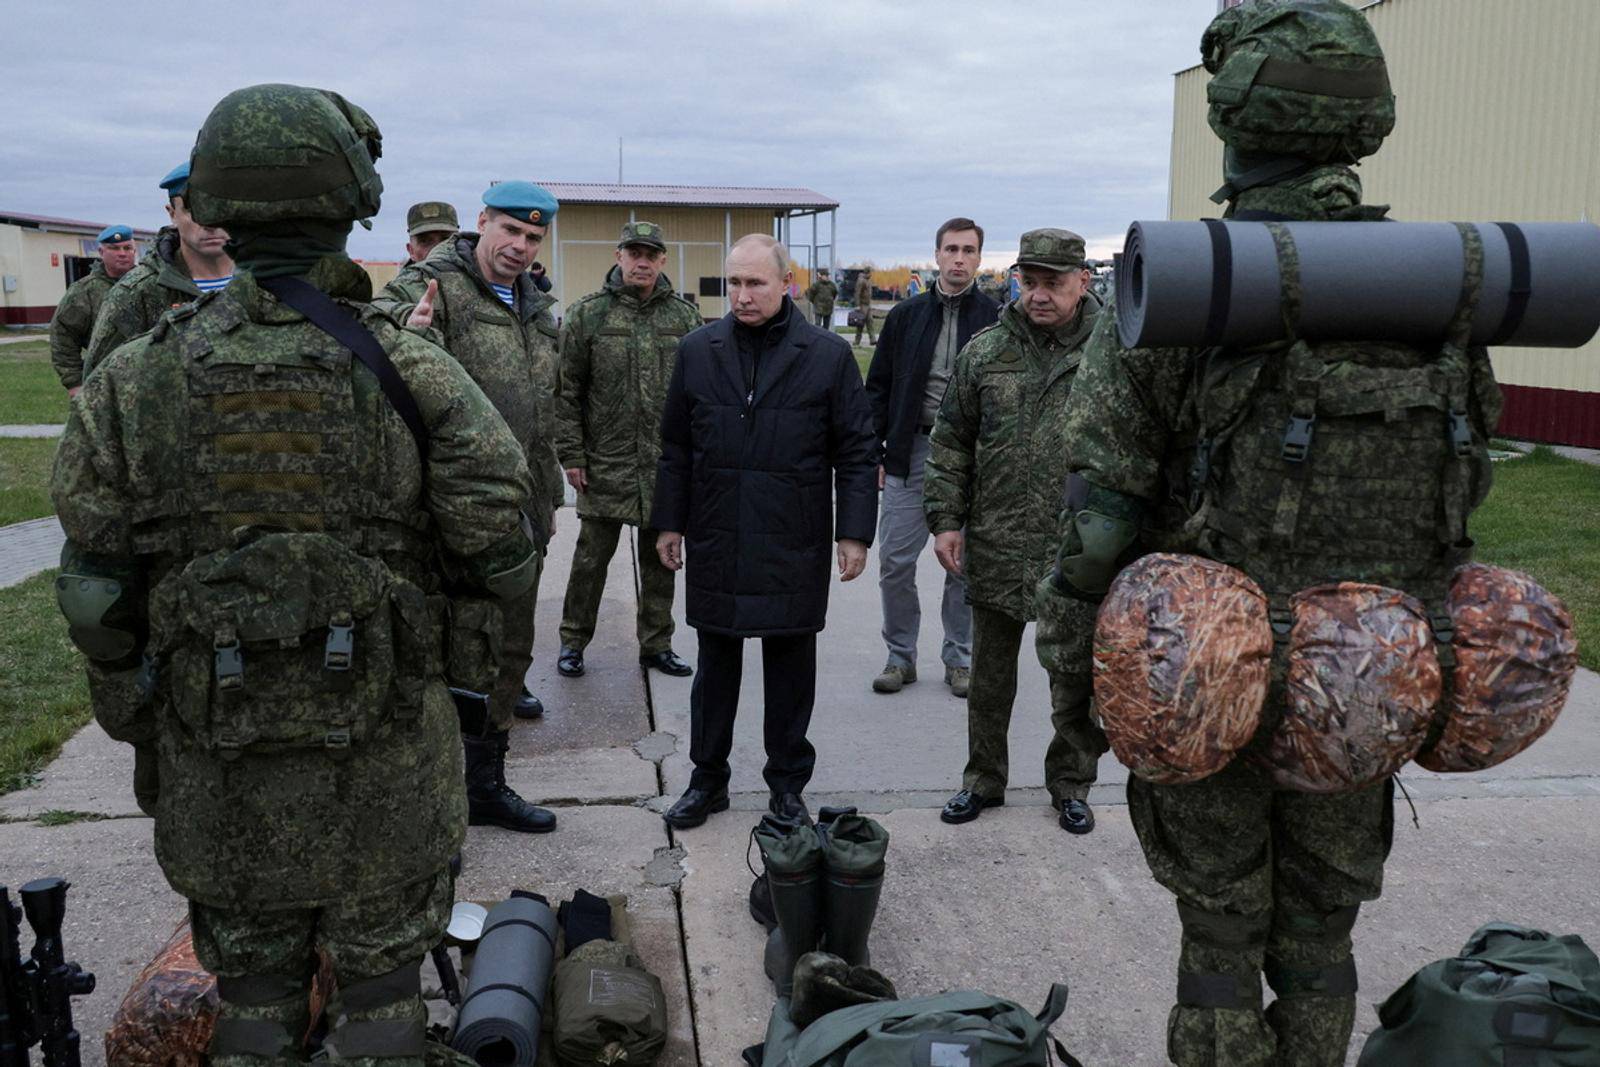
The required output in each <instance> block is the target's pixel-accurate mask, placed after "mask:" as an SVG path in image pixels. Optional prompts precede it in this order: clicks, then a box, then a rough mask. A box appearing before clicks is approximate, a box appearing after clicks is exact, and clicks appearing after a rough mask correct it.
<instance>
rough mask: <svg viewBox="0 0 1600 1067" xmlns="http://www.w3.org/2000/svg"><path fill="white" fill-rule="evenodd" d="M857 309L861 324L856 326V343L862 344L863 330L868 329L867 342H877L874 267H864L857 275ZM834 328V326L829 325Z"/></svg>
mask: <svg viewBox="0 0 1600 1067" xmlns="http://www.w3.org/2000/svg"><path fill="white" fill-rule="evenodd" d="M856 310H857V311H859V312H861V324H860V325H859V326H857V327H856V339H855V344H857V345H860V344H861V331H862V330H866V331H867V343H868V344H873V345H875V344H877V343H878V338H877V335H876V334H874V333H873V332H872V330H873V326H872V268H871V267H862V268H861V272H860V273H859V274H857V275H856ZM828 329H830V330H831V329H832V327H831V326H830V327H828Z"/></svg>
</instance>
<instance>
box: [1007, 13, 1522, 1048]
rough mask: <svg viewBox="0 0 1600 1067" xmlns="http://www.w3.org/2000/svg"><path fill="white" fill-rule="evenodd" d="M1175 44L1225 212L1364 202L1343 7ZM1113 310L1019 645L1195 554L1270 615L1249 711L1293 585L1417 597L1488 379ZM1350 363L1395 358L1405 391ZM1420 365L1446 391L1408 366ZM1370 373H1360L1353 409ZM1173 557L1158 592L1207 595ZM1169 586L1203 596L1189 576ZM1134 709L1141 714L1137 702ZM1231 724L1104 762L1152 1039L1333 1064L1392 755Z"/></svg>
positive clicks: (1220, 705) (1259, 213)
mask: <svg viewBox="0 0 1600 1067" xmlns="http://www.w3.org/2000/svg"><path fill="white" fill-rule="evenodd" d="M1201 50H1202V54H1203V55H1204V59H1205V65H1206V68H1207V70H1209V71H1210V72H1211V73H1212V75H1213V77H1212V81H1211V83H1210V85H1209V87H1208V90H1207V95H1208V99H1209V102H1210V115H1209V117H1210V123H1211V126H1212V129H1213V130H1215V131H1216V133H1217V134H1218V136H1219V137H1220V138H1221V139H1222V140H1223V142H1224V144H1225V145H1226V151H1225V164H1224V169H1225V178H1226V184H1224V185H1223V187H1222V188H1221V189H1220V190H1218V193H1217V196H1216V199H1217V200H1218V202H1223V201H1226V203H1227V210H1226V215H1225V217H1227V218H1230V219H1237V220H1261V221H1272V220H1296V221H1328V222H1339V221H1344V220H1366V219H1376V218H1381V217H1382V216H1383V214H1384V212H1385V210H1386V209H1384V208H1382V207H1374V206H1370V205H1366V204H1363V203H1362V201H1361V182H1360V179H1359V178H1358V177H1357V176H1356V172H1355V170H1354V169H1353V166H1354V164H1355V163H1356V162H1357V161H1358V160H1360V159H1361V158H1363V157H1364V156H1367V155H1370V154H1371V153H1373V152H1375V151H1376V150H1377V149H1378V147H1379V145H1380V144H1381V143H1382V141H1383V139H1384V137H1385V136H1387V135H1388V133H1389V132H1390V130H1391V129H1392V128H1393V126H1394V97H1393V95H1392V94H1391V93H1390V91H1389V82H1388V75H1387V71H1386V68H1385V64H1384V58H1383V53H1382V50H1381V49H1380V48H1379V46H1378V42H1377V40H1376V38H1375V36H1374V34H1373V32H1372V29H1371V27H1370V26H1369V25H1368V24H1367V21H1366V18H1365V16H1363V15H1362V14H1360V13H1359V12H1357V11H1356V10H1355V9H1353V8H1352V7H1350V6H1349V5H1347V4H1344V3H1341V2H1339V0H1260V2H1257V3H1252V4H1247V5H1243V6H1240V7H1238V8H1234V9H1230V10H1228V11H1224V12H1223V13H1221V14H1219V15H1218V16H1217V17H1216V19H1215V20H1214V21H1213V22H1212V23H1211V25H1210V27H1209V28H1208V29H1207V30H1206V33H1205V36H1204V38H1203V40H1202V44H1201ZM1115 320H1116V316H1115V314H1113V313H1109V312H1108V313H1107V314H1105V315H1104V316H1102V319H1101V322H1102V328H1101V329H1099V330H1098V331H1097V332H1096V335H1095V336H1094V338H1093V339H1092V340H1091V341H1090V343H1089V346H1088V349H1087V351H1086V353H1085V355H1084V358H1083V365H1082V369H1081V370H1080V371H1079V374H1078V381H1077V384H1076V385H1075V386H1074V387H1073V390H1072V394H1071V396H1070V397H1069V398H1068V401H1067V405H1068V413H1067V418H1068V428H1067V432H1066V434H1065V437H1066V440H1067V442H1068V446H1067V447H1068V462H1067V467H1068V469H1069V470H1070V471H1071V472H1073V473H1072V475H1071V477H1070V479H1069V489H1068V499H1067V508H1066V511H1065V513H1064V515H1063V530H1062V538H1061V546H1060V551H1059V553H1058V556H1057V563H1056V568H1055V570H1054V572H1053V573H1052V574H1051V575H1049V576H1047V577H1046V578H1045V579H1044V580H1043V581H1042V582H1041V583H1040V585H1039V588H1038V591H1037V593H1038V598H1039V605H1040V606H1039V609H1038V612H1039V618H1040V626H1039V636H1038V642H1039V654H1040V657H1041V659H1043V660H1045V661H1046V663H1047V664H1048V663H1050V662H1052V661H1053V660H1057V659H1061V658H1063V657H1066V658H1072V657H1074V656H1078V655H1080V654H1081V652H1082V651H1083V650H1082V649H1081V648H1079V647H1077V643H1076V642H1075V641H1074V637H1075V635H1074V634H1073V633H1072V631H1071V629H1070V628H1066V627H1062V626H1059V625H1055V624H1054V623H1053V620H1061V619H1068V618H1070V617H1071V616H1072V612H1071V611H1068V610H1066V609H1064V608H1063V607H1062V605H1063V603H1064V602H1065V601H1066V600H1068V599H1071V598H1075V599H1078V600H1083V601H1088V602H1091V603H1098V602H1099V600H1100V599H1101V598H1102V597H1104V596H1105V593H1106V590H1107V588H1108V586H1109V585H1110V584H1111V582H1112V579H1113V578H1114V577H1115V576H1116V575H1117V573H1118V571H1119V570H1120V569H1121V568H1123V566H1124V565H1126V564H1127V563H1128V562H1129V561H1130V560H1132V559H1133V558H1134V557H1136V556H1140V555H1142V554H1144V553H1150V552H1161V551H1177V552H1183V553H1188V554H1190V555H1189V557H1187V558H1192V557H1193V556H1196V555H1197V556H1201V557H1205V559H1204V560H1203V561H1197V562H1201V563H1203V564H1204V565H1205V566H1207V567H1217V566H1218V563H1215V562H1212V561H1220V563H1225V564H1228V565H1229V567H1222V568H1221V570H1223V571H1230V572H1231V573H1232V574H1234V575H1238V576H1239V577H1240V579H1241V580H1242V581H1247V582H1248V583H1253V584H1250V588H1251V589H1255V590H1257V591H1258V592H1257V597H1258V600H1259V605H1260V610H1261V611H1262V612H1263V614H1265V613H1268V612H1270V617H1271V621H1272V626H1271V627H1269V626H1268V625H1267V624H1266V620H1265V619H1263V620H1262V624H1261V627H1260V629H1261V631H1263V632H1264V633H1266V634H1267V636H1266V638H1265V639H1264V644H1265V645H1266V646H1281V647H1268V648H1263V649H1261V650H1259V651H1260V655H1261V656H1272V657H1273V662H1274V663H1275V664H1277V665H1276V666H1274V668H1273V678H1274V681H1273V684H1272V685H1271V686H1270V687H1268V686H1267V685H1266V682H1265V677H1266V670H1265V668H1264V667H1263V669H1262V670H1261V671H1260V672H1259V674H1260V676H1261V691H1260V692H1258V693H1257V694H1256V700H1257V703H1256V705H1255V707H1256V708H1260V707H1261V700H1262V695H1261V694H1262V693H1265V698H1264V699H1265V703H1266V714H1265V715H1263V716H1262V721H1264V722H1271V721H1274V720H1275V719H1276V718H1277V717H1278V714H1279V713H1280V712H1281V711H1282V709H1283V708H1284V707H1286V706H1287V702H1288V700H1289V697H1288V696H1286V694H1285V692H1284V686H1283V681H1282V680H1283V673H1282V666H1281V663H1282V658H1283V656H1285V655H1287V654H1288V653H1287V651H1286V650H1287V648H1288V646H1289V645H1290V635H1291V634H1292V633H1294V632H1295V625H1294V620H1295V619H1296V618H1298V616H1296V615H1295V614H1294V609H1293V606H1292V601H1293V599H1294V597H1295V596H1296V594H1297V593H1299V592H1300V591H1302V590H1306V589H1309V588H1313V587H1316V588H1320V589H1323V590H1328V589H1331V590H1333V591H1334V592H1335V594H1336V595H1337V594H1338V592H1339V591H1340V590H1342V589H1344V588H1346V587H1345V586H1343V585H1341V584H1340V583H1346V582H1348V583H1352V585H1354V583H1375V584H1377V585H1382V586H1388V587H1393V590H1394V591H1397V592H1396V594H1395V595H1396V597H1410V598H1414V600H1415V601H1417V602H1420V603H1422V604H1427V605H1429V606H1430V608H1434V607H1437V606H1438V605H1439V603H1440V601H1441V599H1442V597H1443V593H1444V589H1445V587H1446V585H1447V584H1448V581H1449V576H1450V574H1451V573H1452V570H1453V568H1454V567H1455V566H1456V565H1457V564H1459V563H1460V562H1461V561H1462V559H1463V558H1464V556H1465V554H1466V553H1467V552H1468V551H1469V549H1468V547H1467V546H1470V544H1471V542H1470V540H1467V539H1466V532H1465V525H1466V516H1467V513H1468V512H1469V511H1470V510H1471V509H1472V508H1473V507H1474V506H1476V504H1478V503H1480V502H1481V501H1482V499H1483V496H1484V495H1485V494H1486V492H1487V489H1488V481H1487V464H1486V462H1484V461H1485V460H1486V455H1485V451H1484V446H1485V443H1486V440H1487V436H1488V434H1489V432H1490V431H1491V430H1492V428H1493V425H1494V422H1495V420H1496V418H1497V417H1498V409H1499V392H1498V388H1497V387H1496V385H1495V382H1494V378H1493V375H1492V373H1491V371H1490V368H1489V364H1488V359H1487V356H1486V354H1485V353H1484V352H1483V350H1482V349H1469V348H1466V347H1465V346H1464V345H1456V344H1455V343H1454V341H1453V340H1452V341H1451V342H1447V343H1446V344H1445V345H1444V346H1443V347H1442V348H1440V349H1438V350H1435V351H1427V350H1424V349H1421V348H1416V347H1411V346H1407V345H1403V344H1395V343H1377V342H1373V343H1362V344H1346V343H1335V344H1329V343H1308V342H1306V341H1293V342H1285V343H1282V344H1278V345H1274V346H1268V347H1266V348H1263V349H1256V350H1251V351H1247V352H1235V351H1229V350H1225V349H1224V350H1217V349H1205V350H1183V349H1178V350H1172V349H1166V350H1152V349H1127V348H1123V347H1122V346H1121V345H1120V344H1119V343H1118V339H1117V330H1116V325H1115ZM1375 382H1384V383H1388V382H1394V383H1401V382H1404V383H1405V384H1404V389H1405V390H1407V391H1408V395H1407V396H1401V395H1400V394H1401V390H1400V389H1390V388H1389V386H1387V385H1376V384H1373V383H1375ZM1444 382H1449V383H1452V384H1451V386H1450V388H1451V390H1452V395H1453V396H1454V397H1455V400H1453V401H1451V402H1450V403H1445V402H1444V398H1443V397H1442V396H1439V395H1435V394H1434V392H1433V390H1435V389H1436V388H1437V387H1438V386H1439V385H1440V383H1444ZM1313 383H1315V384H1313ZM1363 383H1365V384H1363ZM1318 389H1321V390H1323V391H1324V392H1323V393H1322V394H1319V393H1318V392H1317V390H1318ZM1336 389H1337V390H1342V392H1340V393H1339V394H1338V395H1334V394H1333V392H1332V391H1333V390H1336ZM1363 389H1364V390H1365V391H1364V392H1363ZM1374 393H1376V394H1378V395H1380V396H1381V397H1384V398H1386V399H1384V400H1382V401H1381V402H1377V406H1378V408H1379V409H1380V410H1376V411H1374V410H1373V404H1374V403H1375V402H1374V401H1373V400H1372V399H1371V397H1372V395H1373V394H1374ZM1319 395H1320V396H1321V399H1319ZM1346 396H1348V397H1350V398H1352V399H1349V400H1347V399H1346ZM1359 396H1366V397H1367V398H1368V399H1367V400H1365V401H1363V400H1359V399H1354V398H1357V397H1359ZM1363 405H1365V406H1363ZM1385 406H1387V407H1389V408H1393V409H1394V410H1392V411H1388V410H1382V409H1383V408H1384V407H1385ZM1452 411H1455V412H1459V414H1458V415H1456V414H1451V412H1452ZM1313 423H1314V430H1313V428H1312V427H1313ZM1308 456H1309V458H1310V462H1307V458H1308ZM1174 558H1184V557H1174ZM1193 578H1194V573H1193V572H1192V571H1191V574H1190V579H1191V581H1190V585H1189V589H1191V590H1193V592H1192V593H1189V594H1182V595H1189V596H1192V597H1200V596H1203V595H1213V599H1214V600H1216V602H1219V603H1220V602H1221V600H1220V599H1218V596H1217V595H1215V594H1207V593H1206V589H1207V588H1208V585H1207V583H1206V582H1197V581H1194V580H1193ZM1356 587H1357V588H1371V586H1370V585H1368V586H1356ZM1118 588H1119V589H1120V588H1121V586H1120V584H1119V586H1118ZM1180 592H1181V591H1180ZM1229 595H1232V594H1229ZM1115 599H1116V598H1115V597H1113V598H1112V601H1108V603H1107V605H1106V608H1105V609H1104V610H1102V612H1101V615H1100V630H1101V632H1100V634H1099V636H1097V638H1096V641H1095V648H1094V656H1095V660H1096V663H1095V669H1096V672H1097V678H1096V694H1097V696H1098V697H1112V696H1116V695H1118V694H1119V693H1120V692H1125V690H1119V688H1118V687H1117V686H1116V685H1115V684H1110V683H1108V684H1106V685H1105V686H1104V688H1102V684H1101V682H1102V680H1103V679H1104V678H1105V675H1104V674H1103V673H1102V669H1103V666H1104V663H1103V661H1104V660H1105V658H1106V657H1105V656H1103V652H1105V651H1106V650H1105V649H1104V648H1103V647H1102V646H1103V644H1104V638H1106V636H1107V622H1108V615H1111V616H1118V611H1119V609H1117V608H1116V606H1115V604H1114V603H1113V601H1115ZM1186 608H1187V609H1188V610H1204V607H1203V605H1199V602H1198V600H1195V601H1193V602H1191V603H1190V604H1188V605H1186ZM1178 610H1179V611H1180V612H1181V611H1182V610H1185V608H1184V607H1180V608H1179V609H1178ZM1119 619H1120V616H1119V618H1118V619H1112V620H1111V621H1113V622H1117V621H1119ZM1120 621H1121V622H1126V620H1125V619H1124V620H1120ZM1427 625H1428V623H1427V621H1424V622H1423V623H1422V626H1423V628H1424V630H1426V628H1427ZM1435 639H1438V638H1437V636H1436V638H1435ZM1445 651H1448V649H1447V648H1446V649H1445ZM1258 659H1259V657H1258ZM1246 674H1250V675H1251V676H1252V677H1254V676H1255V672H1250V671H1233V672H1224V673H1223V674H1222V675H1221V677H1222V678H1223V679H1224V680H1223V683H1222V684H1223V685H1243V684H1244V682H1242V681H1239V680H1238V679H1239V678H1241V677H1242V676H1243V675H1246ZM1186 677H1188V676H1187V675H1186ZM1192 680H1193V679H1192V678H1190V681H1192ZM1111 681H1112V682H1114V681H1115V679H1112V680H1111ZM1233 695H1236V694H1231V693H1226V692H1220V693H1218V694H1216V697H1215V699H1214V700H1213V701H1212V702H1211V703H1210V704H1209V707H1210V709H1211V712H1212V714H1211V715H1210V717H1209V726H1210V728H1211V734H1212V735H1213V739H1211V740H1207V741H1206V743H1207V744H1215V743H1216V742H1215V740H1214V735H1216V734H1219V733H1221V732H1223V731H1220V730H1218V729H1217V726H1218V723H1217V721H1216V720H1217V719H1218V717H1219V716H1221V710H1220V709H1224V708H1226V706H1227V701H1228V700H1229V699H1230V697H1232V696H1233ZM1101 712H1102V715H1104V714H1105V713H1106V706H1105V700H1102V702H1101ZM1206 724H1207V723H1206V721H1205V720H1202V725H1206ZM1143 725H1147V726H1151V727H1152V730H1151V731H1150V733H1151V735H1152V736H1153V735H1154V734H1156V733H1158V732H1159V730H1160V729H1161V728H1162V726H1163V724H1161V723H1156V722H1154V721H1152V722H1150V723H1146V724H1143ZM1107 732H1108V733H1110V732H1111V727H1110V725H1109V724H1108V726H1107ZM1113 740H1114V741H1115V739H1113ZM1245 740H1247V738H1246V739H1245ZM1230 743H1231V742H1230ZM1242 743H1243V742H1242V741H1240V742H1239V743H1238V744H1233V747H1232V748H1231V749H1230V750H1228V751H1225V752H1220V751H1219V752H1217V753H1215V755H1216V756H1217V758H1216V759H1215V761H1214V763H1213V764H1212V765H1209V766H1206V767H1203V768H1201V773H1195V774H1193V775H1191V776H1190V777H1191V779H1193V778H1198V780H1189V781H1185V782H1183V783H1181V784H1180V783H1178V782H1175V781H1172V780H1170V779H1169V780H1158V779H1159V778H1160V776H1159V775H1151V776H1147V777H1141V775H1142V774H1145V771H1144V770H1143V769H1142V768H1137V767H1136V768H1135V773H1134V774H1133V775H1132V776H1130V779H1129V783H1128V799H1129V806H1130V815H1131V817H1132V821H1133V824H1134V827H1135V829H1136V831H1137V832H1138V835H1139V840H1140V844H1141V845H1142V847H1143V849H1144V853H1145V857H1146V859H1147V861H1148V862H1149V865H1150V869H1151V872H1152V874H1154V876H1155V878H1156V880H1157V881H1159V882H1160V883H1161V884H1162V885H1163V886H1165V887H1166V888H1167V889H1169V890H1170V891H1171V892H1172V893H1173V894H1174V896H1175V897H1176V898H1177V908H1178V917H1179V920H1180V922H1181V925H1182V931H1183V934H1182V945H1181V949H1180V952H1179V956H1178V984H1177V1003H1176V1005H1175V1006H1174V1007H1173V1009H1172V1012H1171V1014H1170V1017H1169V1019H1168V1026H1167V1042H1168V1044H1167V1051H1168V1055H1169V1057H1170V1058H1171V1060H1172V1062H1174V1063H1176V1064H1180V1065H1183V1067H1221V1065H1226V1067H1265V1065H1268V1064H1295V1065H1296V1067H1319V1065H1327V1067H1333V1065H1336V1064H1343V1063H1344V1062H1345V1052H1346V1048H1347V1046H1348V1043H1349V1039H1350V1034H1351V1029H1352V1026H1353V1024H1354V1020H1355V1006H1356V999H1355V994H1356V971H1355V962H1354V959H1353V957H1352V953H1351V944H1352V943H1351V931H1352V928H1353V927H1354V925H1355V921H1356V914H1357V909H1358V908H1359V907H1360V905H1361V904H1362V903H1363V902H1364V901H1369V900H1373V899H1376V898H1377V897H1378V895H1379V893H1380V892H1381V889H1382V880H1383V865H1384V860H1385V858H1386V856H1387V854H1388V851H1389V846H1390V843H1391V834H1392V827H1393V814H1392V810H1391V801H1392V795H1393V779H1392V778H1391V777H1389V776H1388V774H1387V772H1385V773H1384V774H1383V775H1382V776H1381V778H1380V779H1379V780H1378V781H1376V782H1372V783H1370V784H1365V785H1362V786H1359V787H1354V788H1344V789H1339V788H1334V789H1331V790H1330V791H1326V792H1309V791H1304V790H1303V789H1297V788H1296V787H1295V786H1293V785H1285V784H1283V783H1284V782H1285V781H1286V780H1287V779H1289V778H1292V777H1293V776H1285V775H1274V774H1273V773H1271V771H1270V769H1269V768H1268V767H1267V766H1265V765H1264V764H1263V762H1262V753H1261V752H1260V751H1257V750H1256V748H1259V747H1260V746H1256V747H1253V748H1246V749H1245V750H1244V751H1243V753H1242V754H1240V755H1238V756H1235V755H1234V752H1235V751H1236V750H1237V749H1238V748H1239V747H1241V745H1242ZM1125 758H1126V757H1125ZM1263 978H1264V979H1265V982H1264V983H1263ZM1264 986H1265V989H1264ZM1268 990H1270V993H1271V994H1272V995H1273V998H1274V999H1273V1001H1272V1003H1271V1004H1270V1005H1269V1006H1267V1007H1266V1008H1265V1010H1263V1006H1262V1004H1263V996H1264V993H1265V992H1266V991H1268Z"/></svg>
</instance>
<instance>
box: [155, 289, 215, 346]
mask: <svg viewBox="0 0 1600 1067" xmlns="http://www.w3.org/2000/svg"><path fill="white" fill-rule="evenodd" d="M220 292H222V290H220V289H214V290H212V291H211V292H209V293H201V294H200V295H199V296H197V297H195V298H194V299H193V300H191V301H189V302H188V303H187V304H179V305H178V306H177V307H175V308H168V309H167V310H166V311H163V312H162V313H161V317H160V318H159V319H157V320H156V324H155V326H154V327H152V328H151V330H150V340H152V341H159V340H161V339H162V338H163V337H165V336H166V335H167V333H168V331H169V330H171V329H172V327H173V326H175V325H176V324H177V323H180V322H182V321H183V320H185V319H192V318H194V317H195V315H197V314H199V312H200V309H201V308H203V307H205V306H206V305H207V304H209V303H211V301H212V300H214V299H215V298H216V296H217V294H218V293H220Z"/></svg>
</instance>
